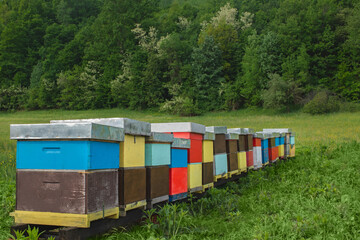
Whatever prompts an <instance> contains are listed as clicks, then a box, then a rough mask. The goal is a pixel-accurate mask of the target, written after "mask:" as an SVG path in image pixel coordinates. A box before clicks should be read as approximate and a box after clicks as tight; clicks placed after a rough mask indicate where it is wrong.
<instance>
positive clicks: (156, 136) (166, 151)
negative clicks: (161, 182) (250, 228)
mask: <svg viewBox="0 0 360 240" xmlns="http://www.w3.org/2000/svg"><path fill="white" fill-rule="evenodd" d="M145 140H146V143H145V166H161V165H170V163H171V143H172V142H173V141H174V136H173V135H172V134H167V133H151V136H149V137H146V139H145Z"/></svg>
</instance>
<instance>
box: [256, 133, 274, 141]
mask: <svg viewBox="0 0 360 240" xmlns="http://www.w3.org/2000/svg"><path fill="white" fill-rule="evenodd" d="M254 136H255V137H256V138H261V139H269V138H272V137H273V135H272V133H268V132H256V133H255V134H254Z"/></svg>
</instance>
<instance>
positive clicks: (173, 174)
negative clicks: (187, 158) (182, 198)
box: [169, 168, 188, 195]
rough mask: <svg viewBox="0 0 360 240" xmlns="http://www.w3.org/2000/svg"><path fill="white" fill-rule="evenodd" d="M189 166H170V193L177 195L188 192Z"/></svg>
mask: <svg viewBox="0 0 360 240" xmlns="http://www.w3.org/2000/svg"><path fill="white" fill-rule="evenodd" d="M187 172H188V171H187V168H170V169H169V173H170V174H169V183H170V184H169V194H170V195H175V194H179V193H184V192H187V190H188V184H187Z"/></svg>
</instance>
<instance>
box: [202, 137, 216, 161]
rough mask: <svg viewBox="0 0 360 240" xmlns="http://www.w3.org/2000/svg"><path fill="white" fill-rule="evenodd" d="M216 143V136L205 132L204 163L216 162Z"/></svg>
mask: <svg viewBox="0 0 360 240" xmlns="http://www.w3.org/2000/svg"><path fill="white" fill-rule="evenodd" d="M214 141H215V134H214V133H212V132H205V135H204V140H203V151H202V152H203V163H209V162H213V161H214Z"/></svg>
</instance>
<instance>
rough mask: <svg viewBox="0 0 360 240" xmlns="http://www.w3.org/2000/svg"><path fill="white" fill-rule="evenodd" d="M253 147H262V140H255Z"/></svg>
mask: <svg viewBox="0 0 360 240" xmlns="http://www.w3.org/2000/svg"><path fill="white" fill-rule="evenodd" d="M253 146H254V147H261V139H260V138H253Z"/></svg>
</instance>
